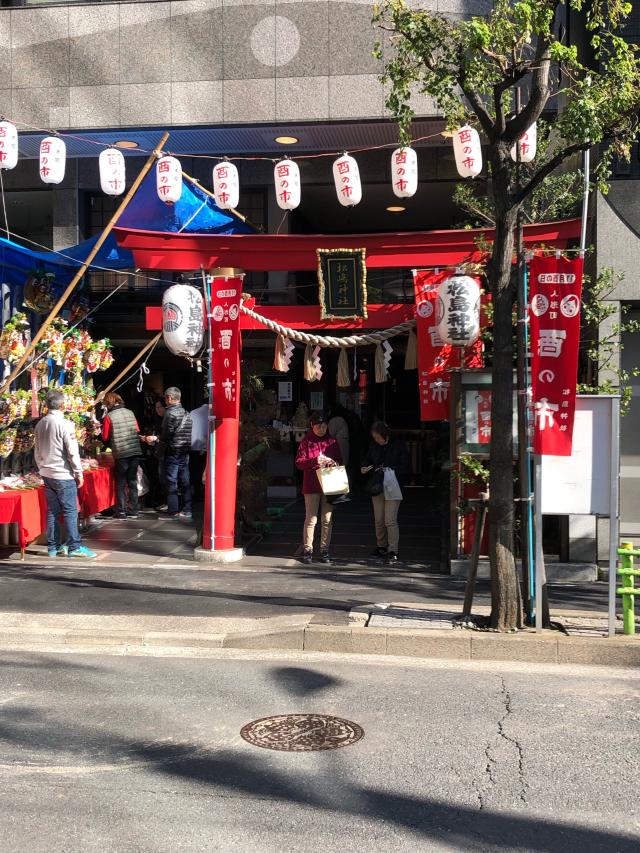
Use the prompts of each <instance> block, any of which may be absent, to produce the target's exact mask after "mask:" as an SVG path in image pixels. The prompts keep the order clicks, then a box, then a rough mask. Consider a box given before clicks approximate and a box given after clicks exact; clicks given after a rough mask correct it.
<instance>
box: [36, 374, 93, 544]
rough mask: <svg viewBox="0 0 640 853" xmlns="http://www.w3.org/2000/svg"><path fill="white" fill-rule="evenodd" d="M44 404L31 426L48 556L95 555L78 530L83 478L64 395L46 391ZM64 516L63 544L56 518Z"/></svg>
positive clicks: (58, 392)
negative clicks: (43, 496)
mask: <svg viewBox="0 0 640 853" xmlns="http://www.w3.org/2000/svg"><path fill="white" fill-rule="evenodd" d="M45 404H46V407H47V414H46V415H45V416H44V418H42V420H41V421H40V422H39V423H38V424H37V426H36V428H35V460H36V465H37V466H38V471H39V473H40V476H41V477H42V479H43V481H44V488H45V494H46V497H47V547H48V552H49V556H50V557H56V556H65V557H66V556H67V555H68V556H69V557H84V559H85V560H94V559H95V558H96V557H97V556H98V555H97V554H96V553H95V552H94V551H91V550H90V549H89V548H85V547H84V545H83V544H82V542H81V541H80V533H79V531H78V487H81V486H82V484H83V482H84V477H83V474H82V463H81V462H80V451H79V449H78V440H77V438H76V433H75V428H74V426H73V424H72V423H71V421H68V420H66V418H65V416H64V412H63V406H64V395H63V394H62V392H61V391H55V390H54V391H49V392H48V393H47V396H46V399H45ZM60 515H62V516H63V517H64V524H65V527H66V530H67V541H66V544H64V545H62V544H61V543H60V528H59V525H58V518H59V517H60Z"/></svg>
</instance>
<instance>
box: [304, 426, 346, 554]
mask: <svg viewBox="0 0 640 853" xmlns="http://www.w3.org/2000/svg"><path fill="white" fill-rule="evenodd" d="M310 425H311V428H310V430H309V432H308V433H307V434H306V435H305V437H304V438H303V439H302V441H301V442H300V446H299V447H298V453H297V455H296V466H297V467H298V468H299V469H300V470H301V471H302V472H303V478H302V494H303V495H304V505H305V510H306V517H305V520H304V528H303V531H302V538H303V549H304V550H303V555H302V562H303V563H311V561H312V560H313V534H314V532H315V529H316V524H317V522H318V513H320V562H321V563H330V562H331V558H330V557H329V544H330V542H331V515H332V513H333V506H332V505H331V504H330V503H329V501H328V500H327V496H326V495H323V494H322V489H321V487H320V480H319V479H318V475H317V474H316V471H317V470H318V468H329V467H331V466H332V465H341V464H342V456H341V455H340V447H339V445H338V442H337V441H336V440H335V438H332V437H331V436H330V435H329V433H328V424H327V421H326V418H325V416H324V415H323V414H322V413H321V412H314V413H313V414H312V415H311V418H310Z"/></svg>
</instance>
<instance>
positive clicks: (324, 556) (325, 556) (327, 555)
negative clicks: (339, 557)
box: [320, 551, 331, 564]
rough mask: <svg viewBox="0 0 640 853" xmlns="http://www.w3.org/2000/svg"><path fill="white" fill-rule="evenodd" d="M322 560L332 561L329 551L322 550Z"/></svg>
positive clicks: (325, 561)
mask: <svg viewBox="0 0 640 853" xmlns="http://www.w3.org/2000/svg"><path fill="white" fill-rule="evenodd" d="M320 562H321V563H325V564H328V563H330V562H331V557H330V556H329V552H328V551H320Z"/></svg>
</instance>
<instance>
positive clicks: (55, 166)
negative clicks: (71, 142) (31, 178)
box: [40, 136, 67, 184]
mask: <svg viewBox="0 0 640 853" xmlns="http://www.w3.org/2000/svg"><path fill="white" fill-rule="evenodd" d="M66 165H67V146H66V145H65V144H64V142H63V140H62V139H60V137H58V136H45V138H44V139H43V140H42V142H41V143H40V178H41V179H42V181H43V182H44V183H45V184H59V183H60V182H61V181H62V180H63V179H64V172H65V168H66Z"/></svg>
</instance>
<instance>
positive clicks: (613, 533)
mask: <svg viewBox="0 0 640 853" xmlns="http://www.w3.org/2000/svg"><path fill="white" fill-rule="evenodd" d="M610 458H611V492H610V497H609V636H610V637H613V636H614V634H615V633H616V581H617V575H616V563H617V559H618V538H619V535H620V534H619V530H618V526H619V521H618V519H619V507H618V504H619V498H620V490H619V476H620V398H619V397H613V398H612V400H611V457H610Z"/></svg>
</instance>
